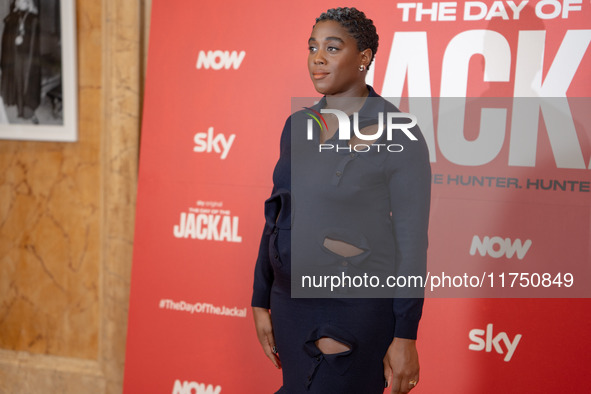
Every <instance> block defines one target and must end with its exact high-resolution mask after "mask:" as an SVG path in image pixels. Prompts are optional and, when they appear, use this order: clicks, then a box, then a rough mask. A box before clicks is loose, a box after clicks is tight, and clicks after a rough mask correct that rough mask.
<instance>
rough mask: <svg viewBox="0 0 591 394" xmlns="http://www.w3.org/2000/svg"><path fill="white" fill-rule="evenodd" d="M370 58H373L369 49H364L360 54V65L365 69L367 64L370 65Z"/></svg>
mask: <svg viewBox="0 0 591 394" xmlns="http://www.w3.org/2000/svg"><path fill="white" fill-rule="evenodd" d="M372 56H373V52H372V51H371V49H369V48H367V49H364V50H363V51H361V53H360V60H361V63H360V64H363V65H364V66H365V68H366V69H367V67H368V66H369V63H371V58H372Z"/></svg>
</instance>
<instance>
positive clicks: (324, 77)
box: [308, 21, 371, 96]
mask: <svg viewBox="0 0 591 394" xmlns="http://www.w3.org/2000/svg"><path fill="white" fill-rule="evenodd" d="M308 45H309V51H310V53H309V55H308V70H309V72H310V78H312V83H313V84H314V87H315V88H316V91H318V93H321V94H325V95H330V96H335V95H336V96H339V95H345V96H346V95H348V93H351V92H353V91H354V90H355V88H356V87H357V88H358V87H359V85H360V84H361V85H362V86H363V87H365V73H364V72H360V71H359V66H360V65H362V64H363V65H365V66H367V56H366V54H364V52H366V51H363V52H360V51H359V49H358V48H357V42H356V41H355V39H354V38H353V37H351V35H350V34H349V33H348V32H347V30H345V28H343V27H342V26H341V24H340V23H339V22H336V21H322V22H318V23H316V26H314V29H312V35H311V36H310V39H309V40H308ZM369 52H371V51H369Z"/></svg>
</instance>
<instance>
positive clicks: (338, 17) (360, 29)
mask: <svg viewBox="0 0 591 394" xmlns="http://www.w3.org/2000/svg"><path fill="white" fill-rule="evenodd" d="M322 21H336V22H339V23H340V24H341V26H343V27H344V28H345V29H346V30H347V31H348V32H349V34H351V36H352V37H353V38H355V41H357V48H358V49H359V51H364V50H366V49H367V48H369V49H371V52H372V53H371V55H372V56H371V60H370V61H369V65H371V63H372V62H373V59H374V57H375V56H376V52H377V51H378V40H379V36H378V32H377V31H376V27H375V26H374V24H373V21H372V20H371V19H369V18H367V17H366V16H365V14H364V13H363V11H359V10H358V9H357V8H355V7H351V8H349V7H339V8H331V9H329V10H327V11H326V12H323V13H322V14H321V15H320V16H319V17H318V18H316V23H318V22H322ZM369 65H368V66H367V68H368V69H369Z"/></svg>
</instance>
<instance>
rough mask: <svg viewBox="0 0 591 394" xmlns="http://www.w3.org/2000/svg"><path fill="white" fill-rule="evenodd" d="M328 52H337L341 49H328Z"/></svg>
mask: <svg viewBox="0 0 591 394" xmlns="http://www.w3.org/2000/svg"><path fill="white" fill-rule="evenodd" d="M327 50H328V52H336V51H338V50H339V48H337V47H328V48H327Z"/></svg>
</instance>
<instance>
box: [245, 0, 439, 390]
mask: <svg viewBox="0 0 591 394" xmlns="http://www.w3.org/2000/svg"><path fill="white" fill-rule="evenodd" d="M308 43H309V57H308V68H309V72H310V77H311V79H312V82H313V84H314V87H315V88H316V90H317V91H318V92H319V93H321V94H323V95H324V98H323V99H322V100H321V101H320V102H319V103H318V104H317V105H315V106H314V107H312V108H310V109H309V111H300V112H298V113H295V114H294V115H292V116H291V117H290V119H288V121H287V122H286V124H285V127H284V130H283V133H282V137H281V153H280V158H279V161H278V163H277V165H276V167H275V171H274V174H273V181H274V188H273V192H272V195H271V198H269V199H268V200H267V202H266V203H265V216H266V222H267V223H266V225H265V229H264V232H263V237H262V240H261V246H260V250H259V256H258V260H257V264H256V268H255V280H254V292H253V299H252V306H253V316H254V320H255V326H256V330H257V335H258V338H259V341H260V342H261V345H262V346H263V349H264V351H265V353H266V355H267V356H268V357H269V359H270V360H271V362H273V364H274V365H275V366H276V367H277V368H282V369H283V386H282V388H281V389H280V390H279V391H278V393H323V394H325V393H339V394H340V393H343V394H346V393H351V394H368V393H369V394H371V393H382V392H383V390H384V387H389V388H390V391H389V392H391V393H406V392H408V391H410V390H411V389H412V388H413V387H415V386H416V384H417V383H418V380H419V363H418V355H417V350H416V345H415V342H416V333H417V329H418V323H419V320H420V317H421V311H422V305H423V300H422V298H394V299H392V298H347V297H352V294H351V293H349V294H345V295H344V297H342V296H337V297H335V298H292V297H291V287H292V279H293V278H292V276H291V275H292V271H291V267H292V260H294V261H295V256H300V257H301V256H304V258H303V261H306V262H312V265H314V264H317V263H318V265H322V266H323V267H328V268H327V269H328V270H334V269H336V270H337V271H334V272H341V273H343V272H345V271H346V272H348V273H349V274H353V273H358V274H360V273H361V272H363V271H364V270H367V267H370V266H372V265H373V266H376V265H378V266H379V264H380V263H383V260H384V259H387V263H388V264H389V265H390V266H392V267H395V272H396V273H397V274H398V275H404V274H409V273H411V272H412V273H416V272H419V273H424V270H425V264H426V249H427V226H428V214H429V202H430V177H431V175H430V166H429V159H428V151H427V147H426V144H425V141H424V139H423V137H422V135H421V134H420V131H418V128H416V127H414V128H412V129H411V131H412V133H413V134H414V135H415V136H416V137H417V138H418V140H417V141H412V143H406V141H404V140H403V139H400V142H401V144H400V145H403V146H404V150H403V152H397V153H393V152H388V151H384V150H383V149H382V152H380V153H377V152H375V149H374V151H372V152H367V154H365V153H358V152H357V150H359V151H360V152H361V151H365V147H369V146H372V147H374V148H375V147H376V146H378V145H380V144H382V143H383V144H382V145H380V146H386V143H387V142H388V141H387V140H386V133H382V135H381V136H378V135H379V133H376V130H378V129H379V124H378V121H381V120H376V119H380V118H379V117H378V116H372V115H376V114H377V113H378V112H396V111H397V110H396V108H395V107H394V106H392V105H391V104H389V103H388V102H387V101H386V100H383V99H382V98H380V97H379V96H378V95H377V94H376V93H375V91H374V90H373V89H372V88H371V87H369V86H367V85H366V84H365V76H366V73H367V70H368V68H369V67H370V65H371V63H372V61H373V58H374V56H375V53H376V51H377V46H378V36H377V33H376V30H375V27H374V25H373V22H372V21H371V20H369V19H367V18H366V17H365V15H364V13H363V12H360V11H358V10H356V9H355V8H337V9H330V10H328V11H327V12H326V13H323V14H322V15H321V16H320V17H319V18H317V19H316V24H315V25H314V27H313V30H312V34H311V37H310V39H309V41H308ZM322 109H338V110H339V111H342V112H346V113H347V114H348V115H351V114H354V113H357V115H356V116H357V117H356V118H352V119H357V120H358V122H359V128H360V129H361V130H360V133H361V134H362V135H363V137H360V136H359V135H353V137H351V138H350V139H349V140H347V141H338V137H339V133H338V132H337V130H338V125H339V119H338V117H337V116H335V115H331V114H328V113H324V114H323V117H324V119H325V123H324V126H322V122H318V123H319V124H320V126H321V127H317V126H314V129H313V135H314V136H313V141H312V142H317V143H319V144H324V146H329V145H331V146H337V145H339V144H340V147H341V148H342V149H340V150H333V151H330V152H320V153H317V149H318V147H319V145H316V151H314V152H313V150H310V149H308V150H307V148H306V146H309V145H310V141H308V140H306V139H305V138H303V137H302V136H305V135H306V127H307V125H308V124H309V123H308V122H307V118H309V116H307V115H308V114H310V113H311V114H316V115H319V114H320V112H321V111H322ZM333 113H334V111H333ZM370 118H373V120H371V121H368V119H370ZM382 120H383V118H382ZM364 122H365V123H364ZM312 123H313V122H310V124H312ZM308 127H309V126H308ZM292 132H293V133H292ZM372 135H375V136H376V137H375V139H372V138H373V137H371V136H372ZM396 138H399V136H396ZM403 138H406V137H404V136H403ZM390 142H391V141H390ZM306 144H308V145H306ZM361 146H363V147H364V148H363V149H358V148H359V147H361ZM347 148H349V150H348V151H347ZM364 155H365V156H364ZM335 169H336V172H335ZM298 171H303V172H298ZM292 174H293V177H292ZM300 175H302V176H300ZM292 205H294V207H292ZM366 218H371V220H369V221H368V220H365V219H366ZM292 224H293V226H292ZM327 229H330V230H327ZM296 233H297V234H298V235H297V236H295V237H293V236H294V234H296ZM299 237H302V239H303V240H304V241H308V242H304V243H300V242H299ZM319 237H320V238H319ZM292 239H294V240H298V241H295V242H293V243H292ZM318 239H319V240H320V242H315V240H318ZM294 268H295V265H294ZM339 270H340V271H339ZM294 272H295V271H294ZM353 297H354V295H353Z"/></svg>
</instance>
